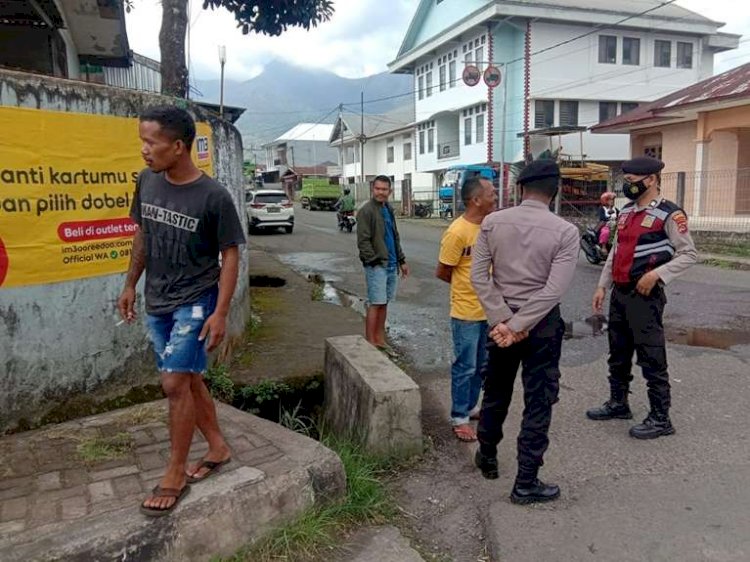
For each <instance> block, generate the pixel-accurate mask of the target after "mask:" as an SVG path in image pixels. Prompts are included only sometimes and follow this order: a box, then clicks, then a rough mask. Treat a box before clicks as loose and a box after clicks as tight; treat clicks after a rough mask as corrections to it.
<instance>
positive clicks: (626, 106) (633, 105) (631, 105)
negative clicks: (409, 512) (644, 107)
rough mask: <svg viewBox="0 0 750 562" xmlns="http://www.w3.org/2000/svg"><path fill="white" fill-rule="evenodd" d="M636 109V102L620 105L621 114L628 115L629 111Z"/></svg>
mask: <svg viewBox="0 0 750 562" xmlns="http://www.w3.org/2000/svg"><path fill="white" fill-rule="evenodd" d="M636 107H638V104H637V103H636V102H632V101H624V102H622V103H621V104H620V114H623V113H627V112H628V111H633V110H634V109H635V108H636Z"/></svg>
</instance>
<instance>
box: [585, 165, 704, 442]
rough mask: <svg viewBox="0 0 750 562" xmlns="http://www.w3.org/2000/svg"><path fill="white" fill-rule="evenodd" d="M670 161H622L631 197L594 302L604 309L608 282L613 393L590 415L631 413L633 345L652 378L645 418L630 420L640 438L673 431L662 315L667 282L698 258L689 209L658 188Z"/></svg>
mask: <svg viewBox="0 0 750 562" xmlns="http://www.w3.org/2000/svg"><path fill="white" fill-rule="evenodd" d="M663 168H664V163H663V162H662V161H661V160H657V159H656V158H650V157H640V158H634V159H633V160H629V161H627V162H625V163H624V164H623V165H622V171H623V172H624V174H625V181H626V184H625V186H624V194H625V196H626V197H628V198H629V199H631V201H632V202H631V203H628V204H627V205H626V206H625V207H624V208H623V209H622V211H621V212H620V217H619V219H618V223H617V237H616V242H615V244H616V245H615V249H614V251H612V252H610V254H609V257H608V259H607V263H606V264H605V265H604V270H603V271H602V274H601V277H600V278H599V286H598V288H597V289H596V292H595V293H594V299H593V308H594V311H595V312H597V313H601V311H602V305H603V303H604V297H605V293H606V290H607V289H609V288H610V287H612V293H611V297H610V307H609V385H610V398H609V400H608V401H607V402H605V403H604V405H603V406H601V407H599V408H594V409H591V410H589V411H587V412H586V416H587V417H588V418H589V419H592V420H611V419H631V418H632V417H633V414H632V412H631V411H630V406H629V405H628V393H629V387H630V381H632V380H633V375H632V374H631V372H630V370H631V367H632V360H633V353H635V355H636V357H637V364H638V365H639V366H640V367H641V370H642V371H643V376H644V378H645V379H646V384H647V386H648V399H649V403H650V405H651V411H650V412H649V414H648V417H646V419H645V420H643V423H641V424H638V425H635V426H633V427H631V428H630V435H631V436H632V437H635V438H636V439H653V438H656V437H660V436H662V435H671V434H673V433H674V432H675V430H674V427H673V426H672V422H671V420H670V418H669V408H670V405H671V396H670V386H669V374H668V372H667V355H666V349H665V342H664V326H663V324H662V317H663V314H664V305H665V304H666V302H667V299H666V296H665V294H664V286H665V285H666V284H668V283H670V282H671V281H672V280H673V279H675V278H676V277H678V276H679V275H681V274H682V273H684V272H685V270H686V269H688V268H689V267H690V266H691V265H693V264H694V263H695V262H696V261H697V255H696V251H695V245H694V244H693V240H692V238H691V237H690V233H689V232H688V224H687V217H686V216H685V213H684V211H683V210H682V209H680V208H679V207H678V206H677V205H676V204H675V203H672V202H671V201H668V200H667V199H664V198H663V197H662V196H661V195H660V187H659V184H660V180H661V174H660V172H661V170H662V169H663Z"/></svg>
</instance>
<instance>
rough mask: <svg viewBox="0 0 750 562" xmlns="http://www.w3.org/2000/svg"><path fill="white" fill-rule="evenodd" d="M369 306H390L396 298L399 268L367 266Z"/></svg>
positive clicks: (366, 278)
mask: <svg viewBox="0 0 750 562" xmlns="http://www.w3.org/2000/svg"><path fill="white" fill-rule="evenodd" d="M365 282H366V283H367V304H368V305H370V304H372V305H376V306H377V305H383V304H388V303H389V302H391V301H392V300H393V299H395V298H396V290H397V289H398V266H388V267H385V266H382V265H376V266H371V265H366V266H365Z"/></svg>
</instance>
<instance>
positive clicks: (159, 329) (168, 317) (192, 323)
mask: <svg viewBox="0 0 750 562" xmlns="http://www.w3.org/2000/svg"><path fill="white" fill-rule="evenodd" d="M217 296H218V291H217V289H216V288H214V289H211V290H209V291H207V292H206V293H204V294H203V295H202V296H201V297H200V298H199V299H198V300H197V301H195V302H192V303H190V304H187V305H184V306H181V307H180V308H178V309H177V310H175V311H174V312H170V313H168V314H149V315H148V316H147V317H146V323H147V325H148V330H149V335H150V336H151V343H153V345H154V352H155V353H156V366H157V368H158V369H159V372H161V373H192V374H202V373H204V372H205V371H206V366H207V362H208V355H207V353H206V342H205V341H200V340H199V339H198V336H199V335H200V333H201V330H202V329H203V324H204V323H205V322H206V319H207V318H208V317H209V316H211V315H212V314H213V312H214V309H215V308H216V298H217Z"/></svg>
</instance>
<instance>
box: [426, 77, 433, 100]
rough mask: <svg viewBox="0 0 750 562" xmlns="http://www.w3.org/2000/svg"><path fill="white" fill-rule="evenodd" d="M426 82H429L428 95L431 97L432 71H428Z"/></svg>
mask: <svg viewBox="0 0 750 562" xmlns="http://www.w3.org/2000/svg"><path fill="white" fill-rule="evenodd" d="M426 83H427V97H428V98H429V97H430V96H431V95H432V72H431V71H430V72H428V73H427V77H426Z"/></svg>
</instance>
